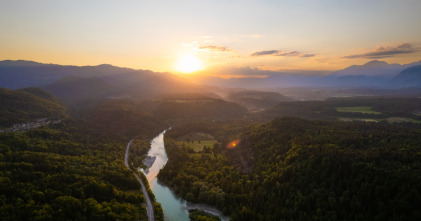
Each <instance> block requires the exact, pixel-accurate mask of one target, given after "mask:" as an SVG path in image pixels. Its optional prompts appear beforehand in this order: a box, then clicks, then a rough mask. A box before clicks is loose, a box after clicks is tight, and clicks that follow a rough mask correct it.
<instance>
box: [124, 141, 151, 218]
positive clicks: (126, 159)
mask: <svg viewBox="0 0 421 221" xmlns="http://www.w3.org/2000/svg"><path fill="white" fill-rule="evenodd" d="M133 140H134V139H132V140H130V142H129V143H128V144H127V147H126V155H125V157H124V163H125V164H126V167H127V169H129V170H130V171H132V170H131V169H130V167H129V149H130V145H131V144H132V142H133ZM132 172H133V174H134V175H135V177H136V178H137V180H138V181H139V183H140V185H141V186H142V192H143V195H144V196H145V200H146V212H147V214H148V220H149V221H154V213H153V206H152V202H151V199H150V198H149V194H148V191H146V187H145V184H143V181H142V179H141V178H140V176H139V174H137V173H135V172H134V171H132Z"/></svg>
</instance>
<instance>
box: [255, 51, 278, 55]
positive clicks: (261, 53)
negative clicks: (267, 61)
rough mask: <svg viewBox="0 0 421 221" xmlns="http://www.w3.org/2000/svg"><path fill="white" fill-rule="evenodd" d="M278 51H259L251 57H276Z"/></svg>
mask: <svg viewBox="0 0 421 221" xmlns="http://www.w3.org/2000/svg"><path fill="white" fill-rule="evenodd" d="M278 53H279V51H278V50H271V51H258V52H254V53H253V54H251V56H264V55H276V54H278Z"/></svg>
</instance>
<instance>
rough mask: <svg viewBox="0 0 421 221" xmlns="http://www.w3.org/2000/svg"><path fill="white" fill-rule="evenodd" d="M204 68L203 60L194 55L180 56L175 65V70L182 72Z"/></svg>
mask: <svg viewBox="0 0 421 221" xmlns="http://www.w3.org/2000/svg"><path fill="white" fill-rule="evenodd" d="M202 69H203V64H202V61H201V60H200V59H199V58H198V57H196V56H194V55H184V56H182V57H180V58H179V59H178V61H177V63H176V65H175V70H176V71H179V72H182V73H191V72H195V71H198V70H202Z"/></svg>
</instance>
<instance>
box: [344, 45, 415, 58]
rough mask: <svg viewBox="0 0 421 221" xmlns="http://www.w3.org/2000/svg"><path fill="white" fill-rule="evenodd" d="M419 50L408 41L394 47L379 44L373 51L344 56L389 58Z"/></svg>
mask: <svg viewBox="0 0 421 221" xmlns="http://www.w3.org/2000/svg"><path fill="white" fill-rule="evenodd" d="M417 51H419V48H416V47H413V46H412V45H410V44H408V43H404V44H401V45H398V46H393V47H382V46H379V47H377V48H376V49H375V50H373V51H369V52H366V53H362V54H354V55H348V56H344V57H342V58H348V59H352V58H366V59H379V58H387V57H394V56H397V55H401V54H410V53H415V52H417Z"/></svg>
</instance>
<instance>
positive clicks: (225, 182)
mask: <svg viewBox="0 0 421 221" xmlns="http://www.w3.org/2000/svg"><path fill="white" fill-rule="evenodd" d="M172 130H174V132H173V133H168V135H167V139H166V149H167V153H168V156H169V161H168V163H167V165H166V166H165V167H164V169H163V170H162V171H161V172H160V174H159V179H160V180H161V181H164V182H165V183H167V184H168V185H170V186H171V187H172V188H173V189H174V190H175V191H176V193H177V194H179V195H180V196H182V197H183V198H185V199H186V200H188V201H192V202H203V203H208V204H212V205H215V206H217V207H218V208H220V209H221V210H222V211H224V212H225V213H226V214H228V215H230V217H231V219H232V220H419V219H421V211H420V210H419V207H418V205H420V204H421V201H420V200H421V186H420V185H419V183H420V182H421V136H420V134H421V128H420V127H419V126H417V125H415V124H412V125H409V126H408V125H390V124H387V123H362V122H321V121H308V120H301V119H296V118H282V119H276V120H273V121H271V122H269V123H265V124H258V125H255V126H252V127H250V128H248V129H245V130H244V131H243V132H242V133H241V134H239V135H238V137H235V136H234V137H231V138H232V139H235V138H239V139H240V140H241V141H240V143H239V145H238V146H237V147H236V148H232V149H226V148H214V150H213V152H212V153H202V154H200V155H197V154H191V153H190V152H189V150H188V148H186V147H183V146H180V145H178V144H177V142H175V140H174V139H175V138H176V136H177V135H178V133H177V132H176V131H177V128H176V127H174V128H173V129H172ZM227 134H228V133H227ZM174 135H175V136H174ZM226 144H227V143H224V145H226ZM216 146H217V145H216ZM221 149H223V150H222V151H221Z"/></svg>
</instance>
